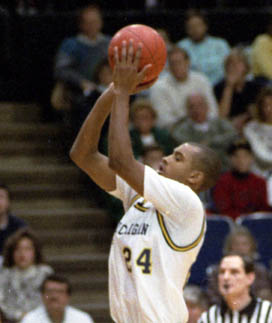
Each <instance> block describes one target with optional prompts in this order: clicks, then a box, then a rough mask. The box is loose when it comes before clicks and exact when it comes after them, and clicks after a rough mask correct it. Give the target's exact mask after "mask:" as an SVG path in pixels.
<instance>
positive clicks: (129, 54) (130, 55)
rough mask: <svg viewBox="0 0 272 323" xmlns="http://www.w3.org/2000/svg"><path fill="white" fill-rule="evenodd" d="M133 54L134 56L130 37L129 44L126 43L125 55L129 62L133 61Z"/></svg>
mask: <svg viewBox="0 0 272 323" xmlns="http://www.w3.org/2000/svg"><path fill="white" fill-rule="evenodd" d="M133 56H134V47H133V39H130V40H129V45H128V55H127V62H128V63H129V64H131V63H132V62H133Z"/></svg>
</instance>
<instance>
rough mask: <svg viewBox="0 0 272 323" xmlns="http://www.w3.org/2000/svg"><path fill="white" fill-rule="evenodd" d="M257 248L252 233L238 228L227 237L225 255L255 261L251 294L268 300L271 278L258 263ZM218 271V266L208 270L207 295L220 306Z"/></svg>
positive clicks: (241, 227) (211, 301) (243, 228)
mask: <svg viewBox="0 0 272 323" xmlns="http://www.w3.org/2000/svg"><path fill="white" fill-rule="evenodd" d="M257 248H258V246H257V241H256V239H255V238H254V236H253V235H252V234H251V232H250V231H249V230H248V229H247V228H246V227H243V226H236V227H235V228H234V229H233V231H231V232H230V233H229V234H228V235H227V237H226V240H225V242H224V248H223V254H224V255H227V254H229V253H234V252H236V253H238V254H240V255H243V256H248V257H250V258H252V259H254V261H255V280H254V283H253V284H252V286H251V292H252V293H253V294H254V295H255V296H256V297H261V298H264V299H267V297H268V295H269V291H270V289H271V278H270V275H269V272H268V270H267V268H266V267H265V266H264V265H263V264H262V263H261V262H258V258H259V255H258V251H257ZM218 269H219V266H218V265H212V266H210V267H208V268H207V277H208V285H207V295H208V298H209V301H210V303H211V304H219V303H220V300H221V298H220V293H219V290H218V284H217V276H218ZM265 295H266V296H265ZM262 296H265V297H262Z"/></svg>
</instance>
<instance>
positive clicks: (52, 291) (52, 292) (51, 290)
mask: <svg viewBox="0 0 272 323" xmlns="http://www.w3.org/2000/svg"><path fill="white" fill-rule="evenodd" d="M67 289H68V287H67V285H66V284H65V283H61V282H54V281H47V282H46V284H45V286H44V291H43V294H42V298H43V303H44V305H45V307H46V308H47V310H48V312H49V313H50V312H54V311H64V309H65V307H66V306H67V305H68V303H69V299H70V297H69V294H68V290H67Z"/></svg>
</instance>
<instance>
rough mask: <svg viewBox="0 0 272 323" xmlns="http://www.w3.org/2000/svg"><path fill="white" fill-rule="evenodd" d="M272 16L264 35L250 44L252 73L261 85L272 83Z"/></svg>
mask: <svg viewBox="0 0 272 323" xmlns="http://www.w3.org/2000/svg"><path fill="white" fill-rule="evenodd" d="M271 57H272V15H270V17H269V20H268V23H267V28H266V33H264V34H261V35H258V36H257V37H256V38H255V40H254V42H253V44H252V55H251V59H252V71H253V74H254V76H255V78H256V81H258V82H259V83H260V84H261V85H267V84H269V83H270V84H271V83H272V60H271Z"/></svg>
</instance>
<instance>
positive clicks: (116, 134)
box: [109, 93, 134, 175]
mask: <svg viewBox="0 0 272 323" xmlns="http://www.w3.org/2000/svg"><path fill="white" fill-rule="evenodd" d="M128 123H129V94H127V93H119V94H116V95H115V98H114V103H113V107H112V112H111V118H110V131H109V165H110V167H111V168H112V169H114V170H115V171H116V172H117V173H118V174H119V175H121V174H120V172H122V170H124V168H125V167H127V166H128V165H129V164H130V161H131V159H132V158H134V157H133V152H132V146H131V140H130V135H129V130H128Z"/></svg>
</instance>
